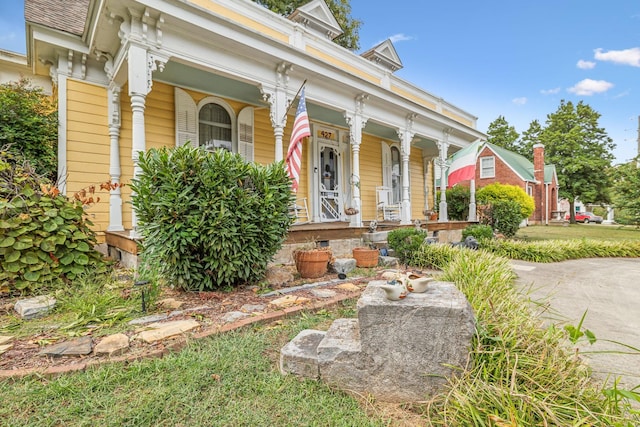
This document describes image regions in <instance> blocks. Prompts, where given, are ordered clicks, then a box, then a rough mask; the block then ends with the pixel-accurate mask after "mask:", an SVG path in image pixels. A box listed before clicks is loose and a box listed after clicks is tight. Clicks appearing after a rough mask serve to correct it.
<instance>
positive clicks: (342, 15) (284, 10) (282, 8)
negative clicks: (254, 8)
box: [253, 0, 362, 51]
mask: <svg viewBox="0 0 640 427" xmlns="http://www.w3.org/2000/svg"><path fill="white" fill-rule="evenodd" d="M253 1H255V2H256V3H258V4H261V5H262V6H264V7H266V8H267V9H269V10H270V11H272V12H275V13H277V14H280V15H282V16H288V15H290V14H291V13H293V11H294V10H296V9H297V8H299V7H300V6H302V5H304V4H305V3H308V1H309V0H253ZM325 3H326V4H327V6H328V7H329V9H330V10H331V12H332V13H333V16H334V17H335V18H336V21H338V24H340V27H341V28H342V31H343V33H342V35H340V36H338V37H336V38H335V39H334V41H335V42H336V43H337V44H339V45H340V46H342V47H345V48H347V49H349V50H354V51H355V50H358V49H359V47H360V46H359V44H360V36H359V35H358V30H359V29H360V26H361V25H362V22H361V21H359V20H357V19H354V18H352V17H351V4H350V3H349V0H325Z"/></svg>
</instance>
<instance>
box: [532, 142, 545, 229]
mask: <svg viewBox="0 0 640 427" xmlns="http://www.w3.org/2000/svg"><path fill="white" fill-rule="evenodd" d="M533 177H534V178H535V180H536V181H537V183H536V186H535V189H534V191H533V199H534V201H535V204H536V210H535V211H534V213H533V220H534V221H539V222H540V223H542V222H543V221H544V218H545V215H544V212H545V210H547V209H548V208H547V206H545V194H544V191H545V188H544V145H542V144H535V145H534V146H533Z"/></svg>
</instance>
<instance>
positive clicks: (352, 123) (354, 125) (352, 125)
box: [344, 93, 369, 227]
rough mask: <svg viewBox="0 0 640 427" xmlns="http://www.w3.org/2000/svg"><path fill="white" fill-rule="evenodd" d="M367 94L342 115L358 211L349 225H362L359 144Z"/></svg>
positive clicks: (356, 99)
mask: <svg viewBox="0 0 640 427" xmlns="http://www.w3.org/2000/svg"><path fill="white" fill-rule="evenodd" d="M368 98H369V95H367V94H365V93H362V94H360V95H358V96H356V98H355V110H354V112H353V113H350V112H346V111H345V113H344V117H345V119H346V120H347V124H348V125H349V144H350V145H351V155H352V157H351V178H350V180H349V185H350V186H351V195H352V196H351V197H352V200H351V203H352V207H353V208H355V209H356V210H357V211H358V213H357V214H355V215H351V221H350V223H349V226H350V227H362V200H361V199H360V144H361V143H362V130H363V129H364V127H365V125H366V124H367V120H368V117H364V115H363V112H364V105H365V101H366V100H367V99H368Z"/></svg>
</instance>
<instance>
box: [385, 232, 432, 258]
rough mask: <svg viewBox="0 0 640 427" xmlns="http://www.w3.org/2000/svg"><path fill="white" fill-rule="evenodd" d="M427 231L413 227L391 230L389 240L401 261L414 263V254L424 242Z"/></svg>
mask: <svg viewBox="0 0 640 427" xmlns="http://www.w3.org/2000/svg"><path fill="white" fill-rule="evenodd" d="M426 238H427V233H426V232H425V231H423V230H416V229H415V228H413V227H405V228H396V229H395V230H393V231H390V232H389V235H388V236H387V242H388V244H389V247H390V248H391V249H393V250H394V251H395V253H396V256H397V257H398V259H399V261H400V262H401V263H403V264H412V263H413V262H414V261H413V256H414V254H415V253H417V250H418V248H419V247H420V246H422V244H423V243H424V241H425V239H426Z"/></svg>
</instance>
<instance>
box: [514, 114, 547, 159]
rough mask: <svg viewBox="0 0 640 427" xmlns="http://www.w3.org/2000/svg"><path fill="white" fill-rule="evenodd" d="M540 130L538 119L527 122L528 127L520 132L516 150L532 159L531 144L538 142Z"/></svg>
mask: <svg viewBox="0 0 640 427" xmlns="http://www.w3.org/2000/svg"><path fill="white" fill-rule="evenodd" d="M540 132H542V126H540V122H539V121H538V120H534V121H532V122H531V123H530V124H529V129H527V130H526V131H524V132H522V137H521V138H520V143H519V144H518V152H519V153H520V154H522V155H523V156H525V157H526V158H527V159H529V160H531V161H533V146H534V145H536V144H537V143H538V142H540Z"/></svg>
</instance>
